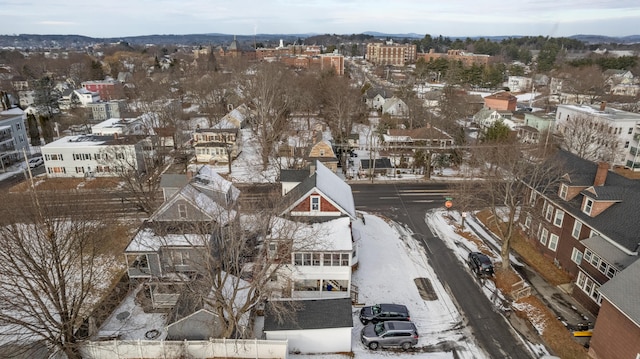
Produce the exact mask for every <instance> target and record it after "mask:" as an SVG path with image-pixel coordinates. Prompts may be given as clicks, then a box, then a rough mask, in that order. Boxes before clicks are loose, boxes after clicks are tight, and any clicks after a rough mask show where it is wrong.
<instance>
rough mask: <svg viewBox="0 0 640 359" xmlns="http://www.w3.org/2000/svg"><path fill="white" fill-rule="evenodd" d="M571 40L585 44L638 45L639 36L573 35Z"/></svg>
mask: <svg viewBox="0 0 640 359" xmlns="http://www.w3.org/2000/svg"><path fill="white" fill-rule="evenodd" d="M569 38H571V39H576V40H580V41H582V42H584V43H587V44H611V43H614V44H638V43H640V35H629V36H622V37H618V36H616V37H612V36H602V35H573V36H569Z"/></svg>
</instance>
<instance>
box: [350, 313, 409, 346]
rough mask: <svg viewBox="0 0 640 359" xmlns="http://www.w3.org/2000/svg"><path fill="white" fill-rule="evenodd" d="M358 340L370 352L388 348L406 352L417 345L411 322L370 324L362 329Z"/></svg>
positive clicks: (393, 321) (392, 321)
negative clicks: (396, 348) (397, 348)
mask: <svg viewBox="0 0 640 359" xmlns="http://www.w3.org/2000/svg"><path fill="white" fill-rule="evenodd" d="M360 340H361V341H362V344H364V345H365V346H366V347H368V348H369V349H371V350H376V349H378V348H390V347H400V348H402V349H403V350H408V349H409V348H411V347H412V346H414V345H416V344H418V330H417V329H416V325H415V324H413V323H412V322H403V321H396V320H391V321H387V322H380V323H376V324H373V323H371V324H367V325H366V326H365V327H364V328H362V331H361V332H360Z"/></svg>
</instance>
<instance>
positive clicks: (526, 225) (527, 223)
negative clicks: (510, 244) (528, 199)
mask: <svg viewBox="0 0 640 359" xmlns="http://www.w3.org/2000/svg"><path fill="white" fill-rule="evenodd" d="M530 227H531V215H530V214H527V218H525V220H524V228H530Z"/></svg>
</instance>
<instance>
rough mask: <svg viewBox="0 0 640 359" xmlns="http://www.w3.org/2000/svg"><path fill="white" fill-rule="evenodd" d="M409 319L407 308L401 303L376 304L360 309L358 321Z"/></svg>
mask: <svg viewBox="0 0 640 359" xmlns="http://www.w3.org/2000/svg"><path fill="white" fill-rule="evenodd" d="M410 319H411V318H409V310H408V309H407V307H406V306H404V305H402V304H376V305H371V306H368V307H362V309H360V322H362V324H367V323H369V322H372V323H378V322H385V321H387V320H404V321H408V320H410Z"/></svg>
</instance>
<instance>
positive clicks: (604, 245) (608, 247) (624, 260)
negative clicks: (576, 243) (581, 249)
mask: <svg viewBox="0 0 640 359" xmlns="http://www.w3.org/2000/svg"><path fill="white" fill-rule="evenodd" d="M580 243H582V244H583V245H584V246H585V247H587V248H589V249H591V251H593V252H594V253H597V254H598V256H599V257H600V258H602V259H604V260H605V261H606V262H607V263H609V264H613V265H615V266H616V268H617V269H619V270H622V269H624V268H626V267H627V266H628V265H629V264H631V263H633V262H634V261H635V260H636V259H638V257H637V256H630V255H628V254H626V253H624V252H623V251H621V250H620V248H618V247H616V246H614V245H613V244H611V243H610V242H609V241H607V240H606V239H604V238H602V237H600V236H593V237H590V238H587V239H584V240H582V241H580Z"/></svg>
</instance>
